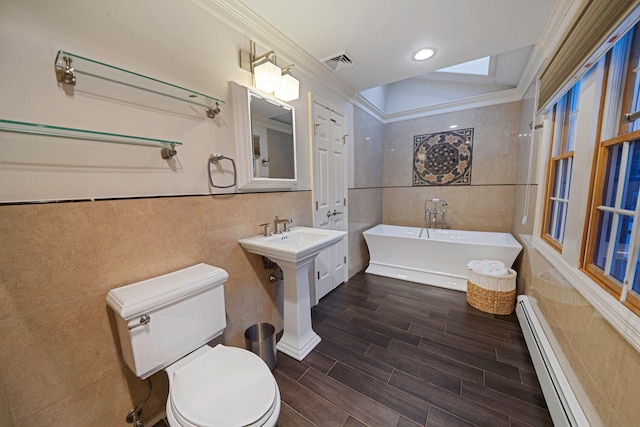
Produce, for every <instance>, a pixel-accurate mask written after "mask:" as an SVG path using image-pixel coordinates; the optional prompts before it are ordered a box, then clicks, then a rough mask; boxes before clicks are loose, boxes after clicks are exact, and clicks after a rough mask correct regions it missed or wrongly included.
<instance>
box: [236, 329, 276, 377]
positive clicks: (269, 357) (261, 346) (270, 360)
mask: <svg viewBox="0 0 640 427" xmlns="http://www.w3.org/2000/svg"><path fill="white" fill-rule="evenodd" d="M244 342H245V345H246V347H247V350H250V351H251V352H252V353H255V354H257V355H258V356H260V358H261V359H262V360H263V361H264V363H266V364H267V366H268V367H269V369H270V370H272V371H273V370H274V369H275V368H276V362H277V360H276V328H275V327H274V326H273V325H272V324H271V323H256V324H255V325H251V326H249V327H248V328H247V330H246V331H244Z"/></svg>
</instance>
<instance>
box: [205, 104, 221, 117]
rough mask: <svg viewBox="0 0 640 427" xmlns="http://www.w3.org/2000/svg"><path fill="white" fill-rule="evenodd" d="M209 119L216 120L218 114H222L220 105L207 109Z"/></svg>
mask: <svg viewBox="0 0 640 427" xmlns="http://www.w3.org/2000/svg"><path fill="white" fill-rule="evenodd" d="M206 112H207V117H209V118H210V119H215V118H216V116H217V115H218V114H220V103H218V102H216V106H215V107H209V108H207V109H206Z"/></svg>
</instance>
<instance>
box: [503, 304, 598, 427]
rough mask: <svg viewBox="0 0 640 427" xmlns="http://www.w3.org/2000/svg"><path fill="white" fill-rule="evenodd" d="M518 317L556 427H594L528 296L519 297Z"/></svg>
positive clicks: (517, 305)
mask: <svg viewBox="0 0 640 427" xmlns="http://www.w3.org/2000/svg"><path fill="white" fill-rule="evenodd" d="M516 315H517V316H518V321H519V322H520V327H521V328H522V333H523V335H524V338H525V341H526V342H527V347H528V349H529V353H530V354H531V360H532V361H533V366H534V368H535V370H536V375H537V376H538V381H540V386H541V387H542V393H543V394H544V398H545V400H546V402H547V407H548V408H549V412H550V414H551V418H552V419H553V424H554V426H556V427H560V426H572V427H583V426H590V423H589V421H588V420H587V418H586V416H585V414H584V411H583V410H582V408H581V406H580V404H579V403H578V400H577V399H576V396H575V394H574V392H573V390H572V389H571V386H570V385H569V382H568V381H567V377H566V376H565V374H564V372H563V371H562V368H561V366H560V363H559V362H558V358H557V357H556V355H555V353H554V351H553V348H552V347H551V343H550V342H549V339H548V338H547V336H546V334H545V332H544V329H543V327H542V324H541V321H544V319H542V320H540V319H538V316H537V315H536V313H535V311H534V309H533V306H532V305H531V301H529V297H527V296H526V295H520V296H519V297H518V302H517V304H516Z"/></svg>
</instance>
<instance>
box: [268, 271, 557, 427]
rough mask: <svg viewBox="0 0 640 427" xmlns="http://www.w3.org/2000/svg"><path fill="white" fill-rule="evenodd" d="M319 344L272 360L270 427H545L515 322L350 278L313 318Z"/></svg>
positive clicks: (438, 292)
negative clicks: (277, 400)
mask: <svg viewBox="0 0 640 427" xmlns="http://www.w3.org/2000/svg"><path fill="white" fill-rule="evenodd" d="M312 320H313V329H314V330H315V331H316V332H317V333H318V335H320V337H321V338H322V341H321V342H320V344H318V346H317V347H316V348H315V349H314V350H313V351H312V352H311V353H310V354H309V355H308V356H307V357H306V358H305V359H304V360H303V361H302V362H299V361H297V360H295V359H293V358H291V357H289V356H286V355H285V354H283V353H278V365H277V367H276V369H275V371H274V376H275V378H276V380H277V382H278V387H279V388H280V393H281V397H282V408H281V411H280V419H279V421H278V426H280V427H289V426H294V427H295V426H344V427H355V426H385V427H393V426H398V427H400V426H402V427H408V426H429V427H431V426H434V427H436V426H438V427H439V426H447V427H450V426H454V427H455V426H491V427H500V426H505V427H508V426H511V427H516V426H552V425H553V422H552V421H551V417H550V415H549V411H548V410H547V406H546V404H545V400H544V397H543V395H542V391H541V390H540V385H539V384H538V380H537V378H536V374H535V372H534V368H533V365H532V363H531V358H530V356H529V353H528V351H527V347H526V344H525V341H524V338H523V336H522V334H521V330H520V326H519V324H518V320H517V318H516V316H515V314H512V315H508V316H497V315H491V314H486V313H483V312H481V311H479V310H476V309H475V308H473V307H471V306H470V305H468V304H467V301H466V295H465V294H464V293H463V292H458V291H452V290H447V289H441V288H436V287H432V286H425V285H418V284H414V283H409V282H404V281H399V280H395V279H389V278H383V277H379V276H373V275H368V274H365V273H358V274H357V275H355V276H354V277H353V278H351V279H350V280H349V281H348V282H347V283H344V284H343V285H341V286H339V287H338V288H337V289H335V290H334V291H333V292H331V293H330V294H329V295H327V296H326V297H324V298H323V299H322V300H321V301H320V303H319V304H318V305H317V306H316V307H314V308H313V309H312Z"/></svg>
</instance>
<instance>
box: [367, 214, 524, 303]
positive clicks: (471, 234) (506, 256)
mask: <svg viewBox="0 0 640 427" xmlns="http://www.w3.org/2000/svg"><path fill="white" fill-rule="evenodd" d="M420 230H421V229H420V228H419V227H402V226H398V225H386V224H380V225H376V226H375V227H373V228H370V229H369V230H366V231H365V232H363V233H362V234H363V235H364V239H365V241H366V242H367V246H368V247H369V256H370V261H369V267H368V268H367V269H366V272H367V273H371V274H377V275H379V276H386V277H393V278H395V279H401V280H407V281H410V282H417V283H423V284H425V285H434V286H440V287H443V288H449V289H456V290H459V291H466V290H467V275H468V271H469V270H468V268H467V263H469V261H472V260H485V259H486V260H498V261H502V262H503V263H504V264H505V265H506V266H507V267H511V265H512V264H513V262H514V261H515V259H516V257H517V256H518V254H519V253H520V251H521V250H522V246H521V245H520V243H518V241H517V240H516V239H515V238H514V237H513V236H512V235H511V234H509V233H494V232H486V231H464V230H441V229H434V228H430V229H429V238H427V233H426V231H423V232H422V237H419V236H420Z"/></svg>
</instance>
